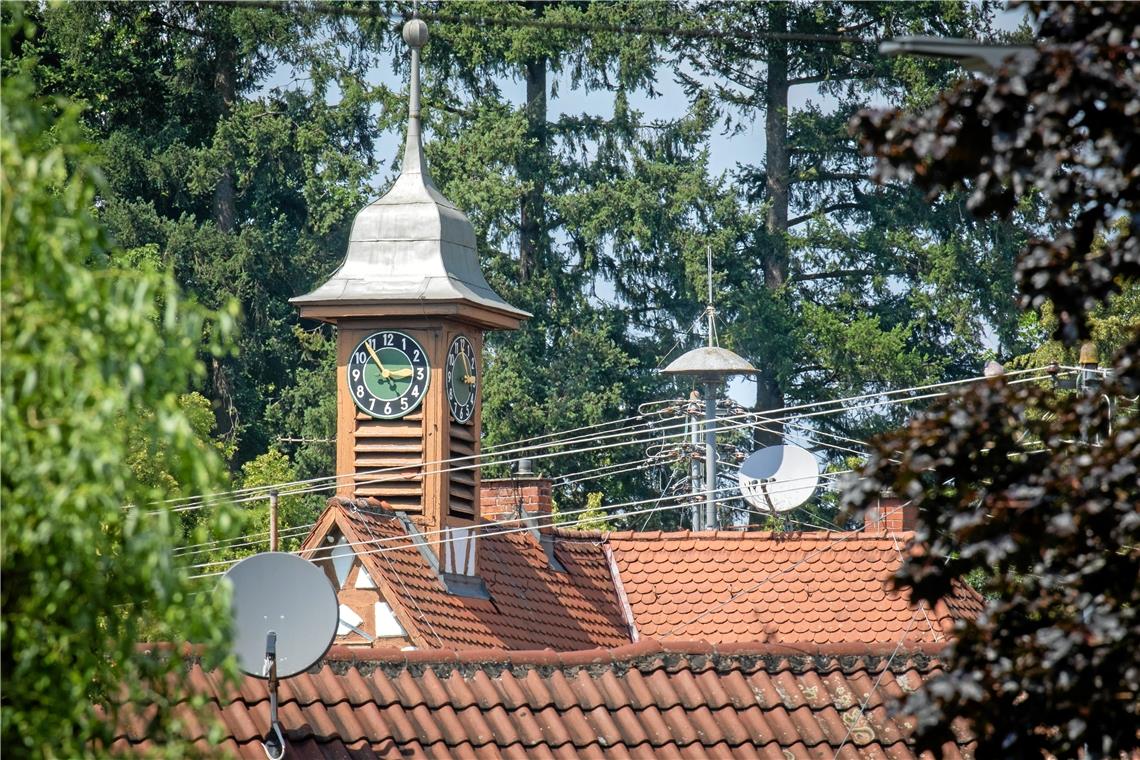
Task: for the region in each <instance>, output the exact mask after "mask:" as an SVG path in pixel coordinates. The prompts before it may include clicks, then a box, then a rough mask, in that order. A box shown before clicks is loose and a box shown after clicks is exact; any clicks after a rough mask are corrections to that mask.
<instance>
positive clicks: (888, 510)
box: [863, 492, 918, 533]
mask: <svg viewBox="0 0 1140 760" xmlns="http://www.w3.org/2000/svg"><path fill="white" fill-rule="evenodd" d="M917 522H918V507H916V506H915V505H914V503H913V502H909V501H908V502H904V501H903V500H902V499H900V498H899V497H898V496H895V495H894V494H892V493H890V492H884V493H882V494H881V495H880V496H879V499H878V503H877V504H876V505H875V506H874V507H872V508H871V509H868V510H867V517H866V520H865V521H864V523H863V530H864V531H866V532H868V533H902V532H904V531H912V530H914V528H915V525H916V524H917Z"/></svg>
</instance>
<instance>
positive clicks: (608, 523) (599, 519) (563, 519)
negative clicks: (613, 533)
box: [554, 491, 613, 531]
mask: <svg viewBox="0 0 1140 760" xmlns="http://www.w3.org/2000/svg"><path fill="white" fill-rule="evenodd" d="M603 496H604V494H602V493H601V492H599V491H591V492H589V493H587V494H586V506H584V507H580V509H584V510H585V511H584V512H579V513H578V514H575V515H564V516H559V515H558V510H557V509H556V510H554V515H555V517H554V523H555V524H556V525H557V526H558V527H559V528H566V529H568V530H601V531H607V530H612V529H613V524H612V516H611V514H610V513H609V512H606V511H605V509H604V508H603V507H602V497H603Z"/></svg>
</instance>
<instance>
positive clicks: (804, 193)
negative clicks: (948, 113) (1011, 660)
mask: <svg viewBox="0 0 1140 760" xmlns="http://www.w3.org/2000/svg"><path fill="white" fill-rule="evenodd" d="M678 5H679V8H678V12H679V13H684V11H685V9H686V8H687V5H686V4H684V3H679V4H678ZM702 10H703V11H704V18H703V19H702V25H703V26H712V27H713V28H720V29H733V30H741V31H747V32H752V33H755V34H756V35H757V36H758V37H760V38H762V37H763V36H764V35H765V34H766V33H767V32H769V31H787V32H789V33H792V34H799V35H807V36H808V37H807V38H806V39H803V40H795V39H793V40H787V41H783V40H774V39H769V40H766V41H764V42H760V43H756V44H752V43H746V42H744V41H742V40H739V39H735V38H732V37H723V38H716V39H712V40H692V41H689V42H686V43H685V44H684V45H683V46H682V48H681V50H682V54H683V56H684V59H685V61H686V62H687V64H688V68H682V69H680V70H679V76H681V78H682V79H683V80H684V81H685V83H686V86H687V88H688V89H689V91H690V93H691V94H692V95H693V96H694V97H696V96H697V95H698V94H704V93H705V91H706V89H708V88H711V89H712V91H713V93H715V98H713V100H714V101H715V102H716V103H718V104H721V110H722V112H723V116H724V118H725V119H726V120H727V123H728V126H729V128H730V129H732V130H734V132H735V133H736V134H737V135H739V137H737V139H739V140H743V139H746V138H745V136H744V135H745V134H747V131H751V132H752V133H755V134H758V135H759V134H761V129H760V127H759V124H760V123H761V119H763V122H762V123H763V130H762V134H763V138H764V140H765V146H764V148H765V157H764V160H763V162H762V163H760V164H759V165H748V164H744V163H741V164H739V165H738V166H737V169H736V171H735V172H734V174H735V176H734V180H735V186H736V187H737V188H738V192H739V198H740V203H741V206H742V211H743V212H744V213H741V212H740V211H738V212H736V219H731V217H721V219H719V220H717V221H718V222H719V223H718V224H715V225H710V226H712V227H713V228H714V229H717V230H718V232H719V233H720V240H719V241H714V242H713V251H714V253H715V255H716V260H717V266H718V268H720V269H721V270H722V271H724V277H723V279H720V280H719V282H718V284H719V285H720V287H722V288H723V289H724V290H725V291H726V298H724V299H723V301H721V302H719V303H718V307H719V308H720V309H721V311H722V319H723V320H724V323H725V327H724V329H723V332H722V334H723V335H724V336H725V338H726V340H727V341H729V342H730V343H731V344H732V346H733V348H734V350H736V351H738V352H740V353H742V354H743V355H745V356H746V357H749V358H752V359H753V360H754V363H755V364H756V366H758V367H759V368H760V369H761V373H762V374H761V381H760V385H759V389H760V392H759V393H758V397H757V403H758V405H759V407H760V408H772V407H779V406H783V405H784V404H788V403H799V402H811V401H816V400H819V399H822V398H834V397H837V396H843V395H856V394H862V393H868V392H874V391H876V390H882V389H886V388H889V387H900V386H909V385H913V384H918V383H923V382H933V381H937V380H945V379H948V378H951V377H962V376H967V375H973V374H977V370H978V369H979V366H978V362H977V356H978V354H979V353H981V351H982V346H983V340H984V338H985V336H986V331H987V330H988V331H989V332H990V333H991V334H992V335H994V336H996V337H997V338H998V340H999V341H1000V343H1001V345H1002V350H1003V352H1010V351H1011V350H1021V346H1019V345H1016V344H1015V342H1014V340H1015V338H1016V325H1017V323H1016V312H1015V303H1014V300H1013V298H1012V297H1011V296H1010V293H1011V291H1012V289H1013V282H1012V267H1011V264H1010V262H1011V260H1012V256H1013V252H1014V250H1015V248H1016V245H1017V243H1018V242H1019V241H1020V240H1021V239H1023V236H1024V233H1023V232H1020V231H1019V229H1020V227H1022V226H1024V225H1025V224H1027V223H1028V221H1029V220H1028V219H1021V218H1018V219H1013V220H1011V221H1010V222H1006V223H1001V224H998V223H994V224H978V223H976V222H973V221H971V222H966V215H965V213H964V199H963V198H959V197H956V196H953V195H950V196H946V197H943V198H940V199H939V200H938V201H937V202H934V203H927V202H925V201H924V200H923V199H922V198H921V197H920V195H919V194H918V193H917V192H916V191H914V190H913V189H912V188H909V187H907V186H906V185H903V184H901V183H900V184H895V185H890V186H882V187H876V186H875V185H874V184H873V183H872V182H871V179H872V177H871V168H872V163H871V162H870V161H869V160H868V159H867V158H865V157H862V156H860V155H858V153H857V151H855V150H854V149H853V147H854V146H853V144H852V139H851V136H850V134H849V132H848V127H847V123H848V119H849V117H850V116H851V115H852V114H854V113H855V112H857V111H858V110H859V109H860V108H862V107H863V106H864V105H865V104H866V103H867V102H871V101H876V100H877V101H886V102H888V103H892V104H907V105H917V104H922V103H925V102H929V101H930V100H931V99H932V98H933V97H934V96H935V94H936V93H937V92H938V90H939V89H940V88H941V87H943V86H944V85H945V84H947V83H948V81H950V77H951V76H952V74H951V72H952V71H953V68H952V67H951V66H948V65H947V64H946V63H945V62H943V61H932V60H930V59H917V58H905V57H904V58H887V57H884V56H882V55H880V54H879V53H878V51H877V49H876V45H875V43H874V41H875V40H879V39H884V38H889V37H893V36H897V35H903V34H933V35H937V36H962V37H971V38H985V37H987V36H989V35H990V33H991V28H990V16H991V14H992V7H991V6H990V5H988V4H984V3H983V4H980V5H975V4H971V3H964V2H940V3H866V2H830V3H801V2H770V3H734V2H724V3H712V4H709V5H708V6H705V7H704V8H703V9H702ZM815 35H820V36H821V37H815ZM835 37H845V38H846V39H847V40H850V41H837V40H835V39H834V38H835ZM810 87H814V88H815V91H814V93H813V91H812V89H809V88H810ZM805 94H807V95H809V97H808V99H807V100H806V101H804V100H802V99H801V96H803V95H805ZM1031 211H1032V208H1030V209H1028V210H1027V212H1026V216H1028V215H1029V212H1031ZM726 222H729V223H726ZM718 243H719V244H718ZM665 262H666V263H665V264H664V266H668V265H669V263H670V262H669V260H668V259H666V260H665ZM702 279H703V278H702ZM650 292H652V291H650ZM690 308H691V307H690ZM690 313H692V311H690ZM898 421H899V418H898V417H891V416H889V415H888V416H886V417H879V416H870V417H868V416H866V415H863V416H862V417H861V418H855V417H854V416H853V417H848V418H842V417H838V416H836V417H830V418H828V419H826V420H819V421H818V422H817V423H815V424H818V425H820V426H822V427H823V428H824V429H825V430H830V431H832V432H838V433H842V434H844V435H847V436H851V437H864V436H866V435H867V434H868V433H870V432H873V431H875V430H882V429H884V428H885V426H888V425H890V424H892V423H897V422H898Z"/></svg>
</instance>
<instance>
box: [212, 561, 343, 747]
mask: <svg viewBox="0 0 1140 760" xmlns="http://www.w3.org/2000/svg"><path fill="white" fill-rule="evenodd" d="M222 581H223V583H225V584H227V585H228V586H229V587H230V589H231V591H232V595H231V604H232V610H233V622H234V639H233V652H234V654H235V655H236V656H237V661H238V668H239V669H240V670H241V671H242V672H243V673H245V674H246V675H248V676H253V677H254V678H262V679H265V680H266V681H267V684H266V685H267V686H268V688H269V733H267V734H266V735H265V739H264V740H263V741H262V743H261V745H262V748H263V749H264V750H265V756H266V757H268V758H269V760H281V759H282V758H283V757H284V756H285V749H286V747H285V734H284V732H283V731H282V730H281V723H280V721H279V720H278V717H277V687H278V685H279V683H280V681H281V679H282V678H291V677H293V676H295V675H298V674H299V673H303V672H304V671H306V670H308V669H309V668H311V667H312V666H313V665H314V664H315V663H316V662H317V661H318V660H320V659H321V658H322V657H324V656H325V652H327V651H328V649H329V647H330V646H332V643H333V639H334V638H335V637H336V631H337V626H338V625H339V622H340V609H339V605H338V604H337V598H336V591H335V590H334V589H333V587H332V584H331V583H329V579H328V578H327V577H325V574H324V571H322V570H321V569H320V568H319V567H317V566H316V565H314V564H313V563H311V562H307V561H305V560H303V559H301V558H300V557H297V556H294V555H292V554H286V553H284V552H265V553H264V554H255V555H254V556H252V557H246V558H245V559H243V560H242V561H241V562H238V563H237V564H236V565H234V566H233V567H231V568H230V569H229V570H227V571H226V574H225V576H223V578H222Z"/></svg>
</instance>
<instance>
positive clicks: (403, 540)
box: [187, 479, 820, 579]
mask: <svg viewBox="0 0 1140 760" xmlns="http://www.w3.org/2000/svg"><path fill="white" fill-rule="evenodd" d="M792 480H796V479H790V480H788V481H785V484H786V483H791V482H792ZM795 487H796V486H788V487H787V488H786V489H784V488H781V489H771V490H770V491H769V492H770V493H779V492H781V491H783V490H791V489H793V488H795ZM709 492H711V493H714V494H726V493H727V494H728V495H722V496H720V497H718V498H717V499H715V500H714V503H716V504H723V503H726V502H736V501H738V500H739V498H740V495H739V493H738V491H737V489H736V488H735V487H724V488H717V489H712V490H711V491H709ZM702 493H707V492H702ZM692 496H693V495H692V494H689V493H685V494H678V495H676V496H666V497H660V496H659V497H654V498H648V499H637V500H634V501H626V502H619V503H616V504H605V505H602V506H599V507H597V508H593V507H585V508H582V509H577V510H571V511H568V512H559V513H557V514H545V515H535V516H531V517H528V518H512V519H507V520H499V521H496V522H491V523H485V524H484V525H482V526H480V528H481V530H480V533H479V534H478V535H479V538H490V537H493V536H504V535H509V534H513V533H521V532H524V531H529V530H533V529H534V528H535V527H550V526H553V525H554V521H555V520H559V519H562V518H564V517H568V516H570V515H579V519H578V520H576V521H574V522H575V523H577V522H581V519H582V517H583V516H585V515H586V513H587V512H603V513H609V512H610V511H611V510H615V509H622V510H625V509H626V508H627V507H636V506H641V505H643V504H648V503H650V502H652V503H654V506H653V507H650V508H648V509H639V510H632V511H623V512H622V517H636V516H637V515H643V514H652V513H654V512H661V511H665V510H669V509H677V508H678V507H685V506H689V505H690V504H692ZM662 501H668V502H669V503H666V504H661V502H662ZM792 522H799V521H796V520H792ZM805 524H806V523H805ZM809 525H810V524H809ZM503 526H517V527H510V528H504V529H503V530H491V531H487V530H486V529H487V528H498V527H503ZM810 527H813V528H820V526H818V525H810ZM447 533H450V531H449V529H447V528H439V529H436V530H430V531H422V532H421V533H419V535H418V536H417V537H413V536H408V535H401V536H390V537H387V538H374V539H369V540H365V541H354V542H346V543H344V544H334V545H332V546H327V547H325V546H320V547H316V548H313V549H306V550H298V551H296V552H292V553H293V554H297V555H301V554H305V553H310V554H319V553H320V552H322V551H324V552H328V553H330V555H331V552H332V551H333V549H335V548H336V547H337V546H340V547H344V546H361V545H368V546H375V545H377V544H396V545H394V546H380V547H378V548H373V549H370V550H368V551H363V552H356V556H358V557H360V556H364V555H368V554H383V553H386V552H389V551H398V550H401V549H407V548H408V545H407V543H408V542H412V544H411V545H414V542H415V540H416V539H417V538H425V537H431V536H440V535H443V534H447ZM466 540H468V537H467V536H462V537H456V536H447V537H443V538H437V539H434V540H432V543H438V544H448V543H454V542H456V541H466ZM239 561H240V560H237V559H234V560H216V561H212V562H200V563H197V564H194V565H189V566H187V569H189V570H204V569H207V568H214V567H219V566H225V567H224V568H223V569H220V570H216V571H212V572H205V573H199V574H197V575H191V576H189V577H190V578H191V579H196V578H208V577H211V576H216V575H222V574H223V573H224V572H225V571H226V568H228V567H230V566H232V565H234V564H237V562H239Z"/></svg>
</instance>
